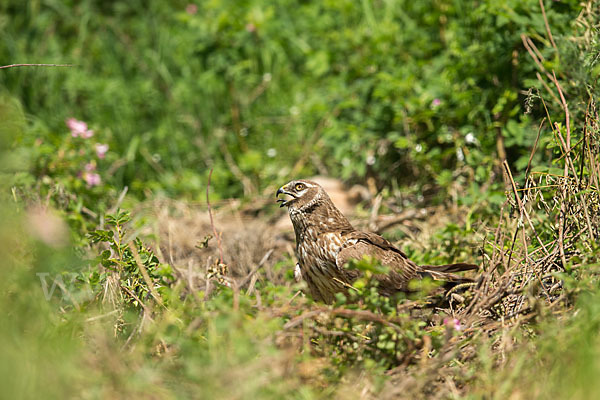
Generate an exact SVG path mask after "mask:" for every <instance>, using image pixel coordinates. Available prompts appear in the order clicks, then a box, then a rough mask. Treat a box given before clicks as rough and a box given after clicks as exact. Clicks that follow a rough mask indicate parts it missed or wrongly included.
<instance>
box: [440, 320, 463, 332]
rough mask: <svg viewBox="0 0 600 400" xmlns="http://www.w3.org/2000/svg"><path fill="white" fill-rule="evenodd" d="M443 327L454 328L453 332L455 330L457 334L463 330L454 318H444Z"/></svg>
mask: <svg viewBox="0 0 600 400" xmlns="http://www.w3.org/2000/svg"><path fill="white" fill-rule="evenodd" d="M444 325H445V326H447V327H448V328H454V330H457V331H459V332H460V331H462V328H463V327H462V325H461V324H460V321H459V320H457V319H456V318H444Z"/></svg>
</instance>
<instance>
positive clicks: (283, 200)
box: [275, 186, 296, 208]
mask: <svg viewBox="0 0 600 400" xmlns="http://www.w3.org/2000/svg"><path fill="white" fill-rule="evenodd" d="M280 194H287V195H288V196H292V197H293V198H294V199H295V198H296V195H295V194H293V193H291V192H288V191H287V190H286V188H285V186H282V187H280V188H279V189H277V193H275V197H278V196H279V195H280ZM277 202H278V203H281V204H280V205H279V208H281V207H283V206H285V205H287V204H288V203H289V202H290V200H286V199H277Z"/></svg>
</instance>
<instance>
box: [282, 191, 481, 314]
mask: <svg viewBox="0 0 600 400" xmlns="http://www.w3.org/2000/svg"><path fill="white" fill-rule="evenodd" d="M280 194H286V195H289V196H291V199H289V200H285V199H278V201H280V202H281V207H283V206H286V207H287V208H288V211H289V215H290V219H291V220H292V224H293V225H294V232H295V234H296V257H297V258H298V264H299V267H300V273H301V275H302V278H303V279H304V280H305V281H306V283H307V284H308V289H309V290H310V293H311V295H312V296H313V298H314V299H315V300H320V301H324V302H326V303H331V302H333V300H334V296H335V293H337V292H345V291H346V290H347V287H348V286H349V285H351V284H352V282H354V281H355V280H356V279H357V278H358V277H359V275H360V271H358V270H355V269H348V268H346V263H347V262H348V261H349V260H351V259H357V260H360V259H361V258H362V257H363V256H364V255H369V256H372V257H374V258H376V259H377V260H379V261H380V262H381V264H382V265H385V266H387V267H388V268H389V269H390V272H389V273H387V274H382V275H376V278H377V279H378V280H379V286H378V287H379V292H380V293H381V294H382V295H385V296H389V295H391V294H393V293H395V292H398V291H407V290H408V283H409V281H410V280H412V279H419V278H422V277H425V276H430V277H432V278H433V279H435V280H443V281H447V282H465V281H470V280H468V279H465V278H462V277H460V276H458V275H454V274H453V272H459V271H467V270H472V269H477V268H478V267H477V266H476V265H473V264H463V263H460V264H449V265H439V266H434V265H422V266H419V265H417V264H415V263H414V262H412V261H411V260H409V259H408V257H407V256H406V254H404V253H403V252H402V251H400V250H399V249H397V248H396V247H395V246H394V245H393V244H392V243H390V242H389V241H387V240H386V239H384V238H383V237H381V236H379V235H377V234H375V233H370V232H361V231H357V230H356V229H354V227H353V226H352V225H351V224H350V222H349V221H348V219H347V218H346V217H345V216H344V215H343V214H342V213H341V212H340V211H339V210H338V209H337V208H336V207H335V205H334V204H333V202H332V201H331V199H330V198H329V196H328V195H327V193H325V191H324V190H323V188H322V187H321V186H319V184H317V183H316V182H313V181H308V180H295V181H291V182H289V183H288V184H286V185H284V186H282V187H281V188H279V190H277V194H276V196H279V195H280Z"/></svg>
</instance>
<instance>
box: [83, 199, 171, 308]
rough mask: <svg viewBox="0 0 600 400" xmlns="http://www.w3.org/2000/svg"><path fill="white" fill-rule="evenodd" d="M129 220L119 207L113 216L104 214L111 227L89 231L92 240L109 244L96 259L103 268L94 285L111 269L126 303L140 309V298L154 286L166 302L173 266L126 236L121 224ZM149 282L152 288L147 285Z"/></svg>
mask: <svg viewBox="0 0 600 400" xmlns="http://www.w3.org/2000/svg"><path fill="white" fill-rule="evenodd" d="M129 220H130V215H129V213H128V212H123V211H119V210H118V211H117V213H116V214H115V215H107V216H106V225H107V226H108V227H109V228H110V230H104V229H96V230H95V231H93V232H91V233H90V234H89V238H90V242H91V243H106V245H107V246H108V247H109V249H106V250H103V251H102V252H101V253H100V256H99V257H98V259H97V260H95V261H96V262H97V263H99V264H100V265H102V267H103V268H104V271H103V272H101V273H100V274H99V276H98V278H97V279H94V287H96V288H103V287H104V286H105V285H106V279H107V277H108V276H109V275H111V273H112V272H117V273H118V278H119V284H120V286H121V288H124V291H125V292H126V294H125V295H124V301H125V303H131V304H132V305H133V306H134V307H137V308H141V307H142V304H140V301H141V302H143V301H145V300H146V299H148V298H150V296H151V294H152V290H153V289H154V290H156V292H155V293H159V294H160V295H161V297H162V298H163V300H165V301H168V299H169V297H170V296H169V295H170V290H169V286H170V284H171V283H172V282H173V281H174V277H173V270H172V267H171V266H170V265H168V264H161V263H160V262H159V260H158V258H157V257H156V255H155V254H154V252H153V251H152V250H151V249H150V248H149V247H147V246H145V245H144V244H143V243H142V241H141V240H140V239H139V238H137V237H136V238H133V239H130V238H128V237H127V232H126V230H125V227H124V225H125V224H126V223H127V222H129ZM128 240H129V241H128ZM144 274H147V277H148V278H149V280H150V282H148V281H147V280H146V278H145V277H144ZM94 275H98V272H94ZM149 284H151V285H152V287H149V286H148V285H149Z"/></svg>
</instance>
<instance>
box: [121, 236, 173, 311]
mask: <svg viewBox="0 0 600 400" xmlns="http://www.w3.org/2000/svg"><path fill="white" fill-rule="evenodd" d="M129 249H130V250H131V253H132V254H133V258H134V259H135V262H136V264H137V266H138V269H139V270H140V272H141V274H142V277H143V278H144V281H145V282H146V285H147V286H148V290H150V294H151V295H152V297H154V300H156V302H157V303H158V304H160V305H161V306H163V307H164V306H165V305H164V304H163V301H162V298H161V297H160V295H159V294H158V292H157V291H156V289H155V288H154V282H152V279H150V275H148V271H147V270H146V267H144V263H143V262H142V259H141V258H140V254H139V253H138V251H137V249H136V248H135V244H134V243H133V242H129Z"/></svg>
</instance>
